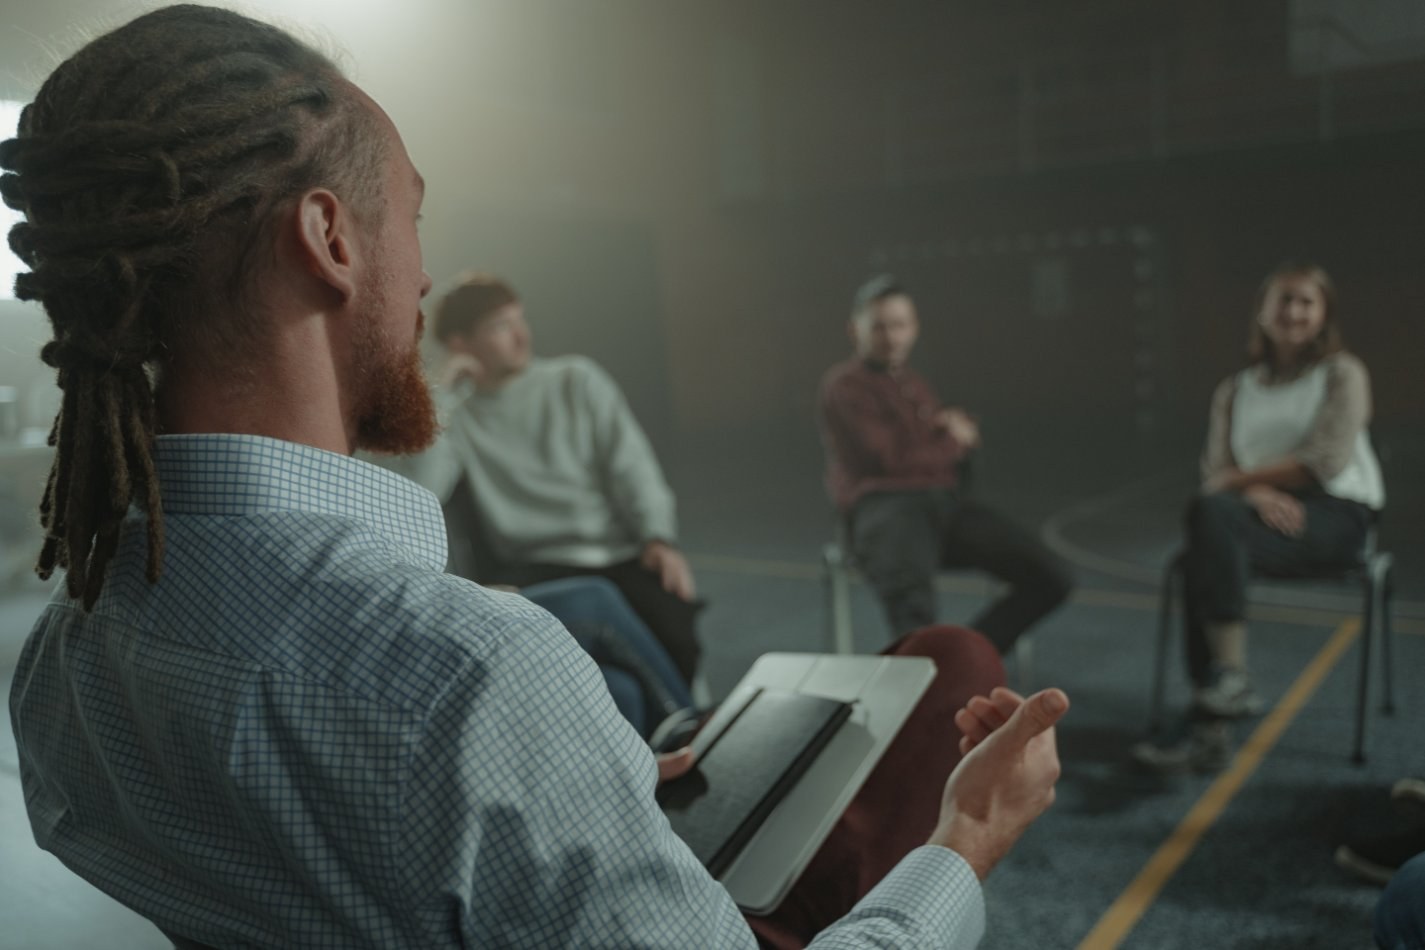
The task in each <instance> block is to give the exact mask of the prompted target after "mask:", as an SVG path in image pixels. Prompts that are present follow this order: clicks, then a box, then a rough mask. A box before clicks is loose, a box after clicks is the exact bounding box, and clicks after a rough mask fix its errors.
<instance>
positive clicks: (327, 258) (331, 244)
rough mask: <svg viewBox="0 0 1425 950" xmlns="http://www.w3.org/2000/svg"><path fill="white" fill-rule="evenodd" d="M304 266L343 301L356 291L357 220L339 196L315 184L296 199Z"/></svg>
mask: <svg viewBox="0 0 1425 950" xmlns="http://www.w3.org/2000/svg"><path fill="white" fill-rule="evenodd" d="M293 224H294V226H295V227H296V229H297V234H296V239H297V247H298V250H299V252H300V254H301V257H302V264H303V269H304V270H306V272H307V273H309V274H310V275H311V276H313V277H315V278H317V279H318V280H320V281H321V282H322V283H324V284H327V285H328V286H330V287H331V288H332V289H333V290H334V291H336V292H337V294H339V295H340V296H341V299H342V300H343V301H346V300H350V299H351V298H352V296H354V295H355V293H356V284H357V281H356V268H357V263H358V262H357V258H356V222H355V220H354V219H353V218H352V216H351V213H350V212H349V211H348V210H347V208H346V206H345V205H343V204H342V203H341V199H340V198H338V197H337V196H336V195H334V194H332V193H331V192H330V191H328V190H326V189H325V188H314V189H312V190H311V191H309V192H307V193H306V194H304V195H302V197H301V198H299V199H298V200H297V213H296V215H295V219H294V221H293Z"/></svg>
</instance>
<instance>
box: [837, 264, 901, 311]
mask: <svg viewBox="0 0 1425 950" xmlns="http://www.w3.org/2000/svg"><path fill="white" fill-rule="evenodd" d="M906 293H908V291H907V290H906V289H905V285H904V284H902V283H901V282H900V278H898V277H896V276H895V275H894V274H877V275H876V276H875V277H872V278H871V279H870V280H868V281H866V282H865V283H864V284H862V285H861V286H860V287H858V288H856V296H854V297H852V298H851V316H853V317H855V316H858V315H859V314H860V313H861V312H862V311H864V310H865V309H866V308H867V307H869V306H871V304H873V303H875V302H877V301H878V300H885V299H886V298H887V297H898V296H900V295H901V294H906Z"/></svg>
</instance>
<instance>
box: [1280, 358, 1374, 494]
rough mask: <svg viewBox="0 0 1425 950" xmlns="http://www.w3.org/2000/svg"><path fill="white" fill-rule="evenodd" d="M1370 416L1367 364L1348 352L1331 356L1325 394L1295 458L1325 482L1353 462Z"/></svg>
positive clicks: (1369, 384) (1369, 388)
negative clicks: (1355, 450) (1359, 440)
mask: <svg viewBox="0 0 1425 950" xmlns="http://www.w3.org/2000/svg"><path fill="white" fill-rule="evenodd" d="M1370 418H1371V382H1370V376H1369V374H1368V373H1367V372H1366V367H1365V364H1364V363H1362V362H1361V361H1360V360H1359V359H1357V358H1356V357H1354V356H1352V355H1350V354H1349V353H1340V354H1337V355H1336V356H1335V357H1333V358H1332V360H1331V363H1330V365H1329V366H1328V367H1327V370H1326V397H1325V399H1323V400H1322V403H1321V409H1320V410H1319V411H1318V412H1317V414H1316V420H1315V421H1314V422H1313V423H1312V426H1311V430H1310V431H1309V432H1308V433H1307V434H1306V438H1305V439H1304V440H1303V441H1302V443H1301V447H1300V448H1298V449H1297V451H1296V458H1297V461H1299V462H1300V463H1301V464H1302V465H1305V466H1306V467H1307V468H1308V469H1309V470H1310V471H1311V474H1313V475H1315V476H1316V480H1317V481H1319V482H1322V483H1325V482H1328V481H1330V480H1331V479H1332V478H1335V477H1336V476H1337V475H1339V474H1340V473H1341V472H1342V470H1344V469H1345V467H1346V466H1347V465H1348V464H1349V463H1350V461H1351V453H1352V452H1353V451H1354V449H1355V446H1356V439H1357V437H1358V436H1359V435H1360V433H1361V431H1362V430H1364V429H1365V427H1366V425H1367V424H1368V423H1369V422H1370Z"/></svg>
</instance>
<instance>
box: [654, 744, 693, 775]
mask: <svg viewBox="0 0 1425 950" xmlns="http://www.w3.org/2000/svg"><path fill="white" fill-rule="evenodd" d="M653 758H654V759H655V760H656V761H657V762H658V784H659V785H662V784H663V783H664V782H671V781H672V780H673V779H675V778H677V777H678V776H680V775H686V774H687V773H688V771H689V770H691V769H692V767H693V748H692V746H686V745H685V746H683V748H681V749H679V750H678V751H676V752H660V753H658V754H657V755H655V756H654V757H653Z"/></svg>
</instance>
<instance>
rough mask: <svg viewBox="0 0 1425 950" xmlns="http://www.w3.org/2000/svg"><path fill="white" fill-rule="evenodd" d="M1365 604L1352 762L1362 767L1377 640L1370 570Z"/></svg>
mask: <svg viewBox="0 0 1425 950" xmlns="http://www.w3.org/2000/svg"><path fill="white" fill-rule="evenodd" d="M1361 586H1362V588H1363V589H1364V591H1365V598H1364V599H1365V603H1364V605H1363V609H1362V611H1361V613H1362V616H1361V633H1360V640H1361V669H1360V673H1359V674H1358V675H1357V677H1356V740H1355V745H1354V747H1353V749H1352V752H1351V761H1352V762H1354V763H1356V764H1357V765H1362V764H1364V763H1365V761H1366V702H1367V699H1368V696H1369V693H1370V685H1371V640H1372V639H1374V638H1375V600H1376V584H1375V578H1374V577H1373V576H1372V573H1371V572H1370V571H1369V570H1368V571H1367V572H1366V575H1365V578H1364V579H1363V580H1362V581H1361Z"/></svg>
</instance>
